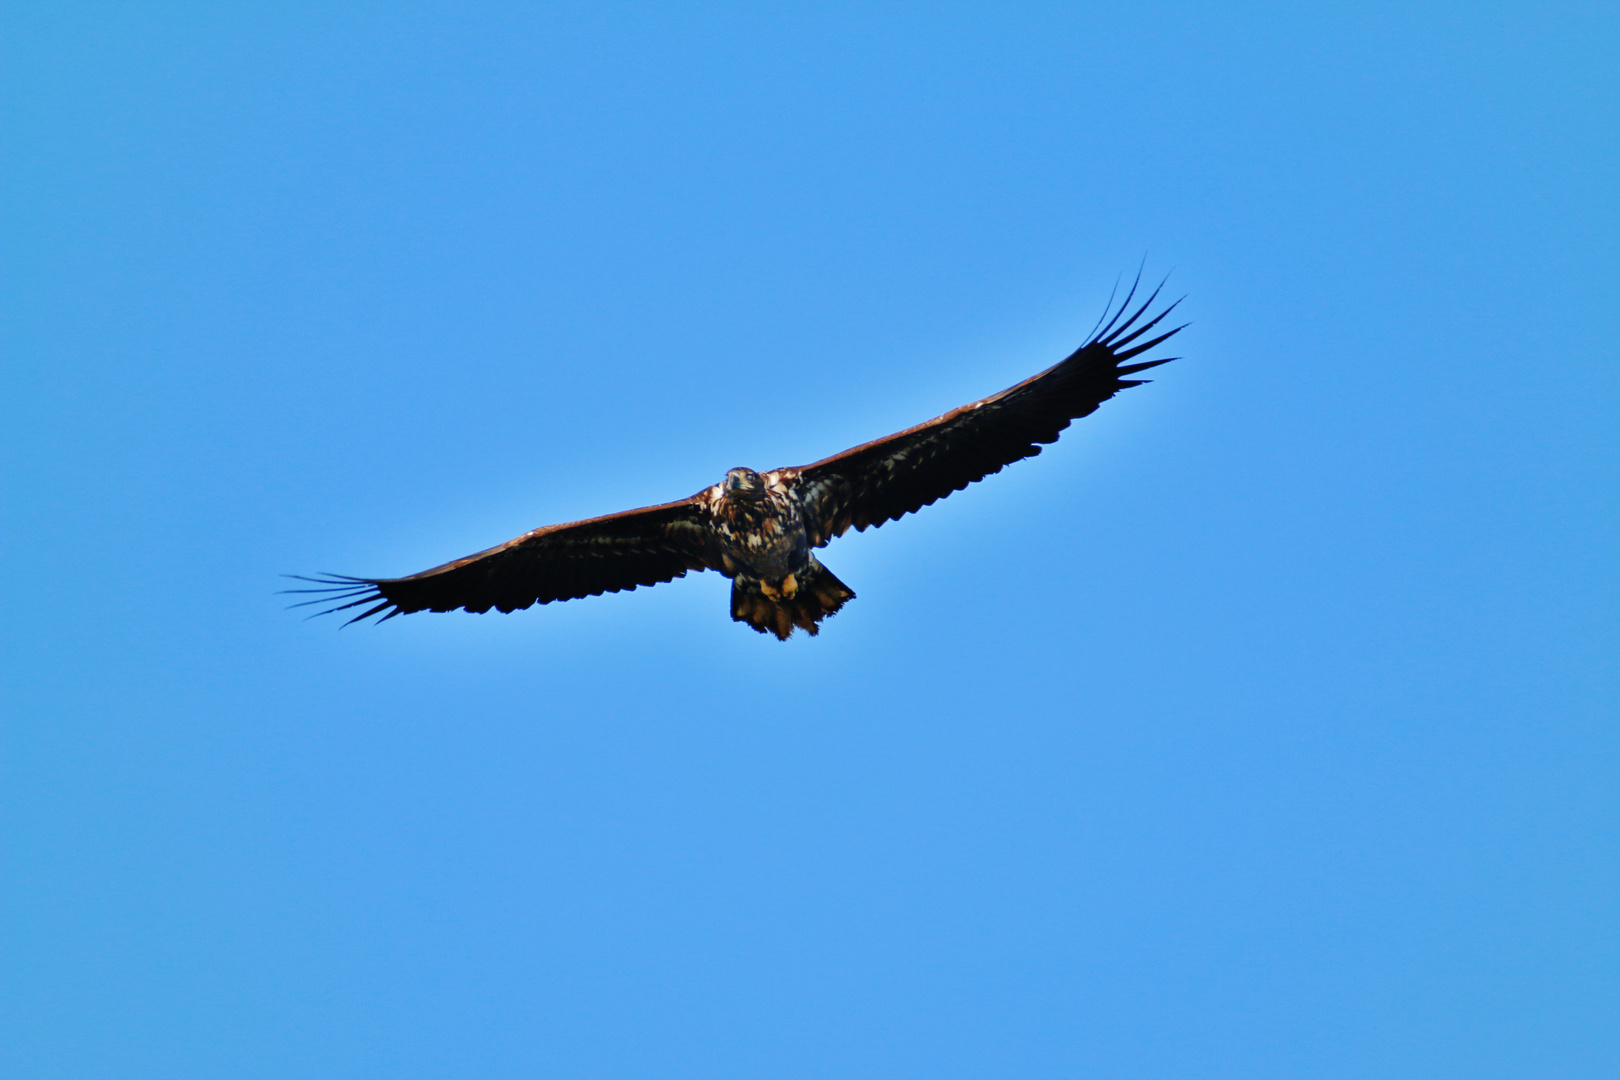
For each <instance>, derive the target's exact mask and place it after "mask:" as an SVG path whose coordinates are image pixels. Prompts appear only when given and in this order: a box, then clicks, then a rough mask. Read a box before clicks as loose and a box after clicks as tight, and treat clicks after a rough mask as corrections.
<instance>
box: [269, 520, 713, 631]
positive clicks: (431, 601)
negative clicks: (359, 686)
mask: <svg viewBox="0 0 1620 1080" xmlns="http://www.w3.org/2000/svg"><path fill="white" fill-rule="evenodd" d="M701 497H702V496H701V495H694V496H693V497H692V498H690V499H683V500H681V501H680V502H674V503H665V504H663V505H661V506H648V507H643V508H642V509H639V510H627V511H625V512H623V513H619V514H609V515H608V516H606V517H599V518H591V519H589V520H587V521H574V522H569V523H568V524H565V525H548V526H546V527H545V528H542V529H535V530H534V531H533V532H528V533H524V534H523V535H522V536H520V537H518V538H517V539H515V540H511V541H508V542H507V543H505V544H502V545H500V546H499V547H493V548H490V549H489V550H488V551H480V552H479V553H477V554H476V555H469V556H467V557H466V558H464V559H457V560H456V561H455V562H451V563H446V564H445V565H443V566H437V567H434V568H433V569H432V570H424V571H422V572H421V573H420V574H412V575H411V576H409V577H402V578H357V577H343V576H340V575H335V574H328V575H324V576H321V577H299V580H301V581H308V582H310V583H311V584H312V585H313V586H314V587H313V588H308V589H289V590H287V591H288V592H293V593H311V594H315V595H314V598H313V599H310V600H305V601H302V602H301V603H300V604H295V605H293V606H294V607H302V606H305V605H310V604H322V605H326V606H325V607H324V608H323V609H322V610H321V611H318V612H316V614H318V615H327V614H331V613H333V612H340V611H350V610H353V609H355V608H360V609H361V610H360V611H359V613H358V614H356V615H355V616H354V617H353V618H351V619H350V620H349V622H358V621H360V620H361V619H365V618H368V617H370V616H373V615H380V616H381V618H380V619H378V621H379V622H386V621H387V620H389V619H392V618H393V617H394V616H395V615H408V614H410V613H411V612H413V611H454V610H456V609H457V608H463V609H465V610H467V611H472V612H480V613H481V612H485V611H488V610H489V609H490V608H495V609H497V610H499V611H516V610H518V609H520V608H526V607H529V606H530V605H531V604H549V603H551V602H552V601H554V600H576V599H579V598H580V597H585V596H596V595H597V594H599V593H605V592H619V591H621V590H624V589H634V588H636V587H637V586H638V585H657V584H659V583H660V582H664V581H671V580H673V579H675V578H678V577H681V576H682V575H684V574H685V573H686V572H687V571H688V570H706V569H708V568H709V566H710V559H709V557H708V554H707V552H708V537H707V531H706V530H705V528H704V527H703V515H704V514H705V513H706V511H704V509H703V507H702V505H701V503H700V501H699V500H700V499H701ZM294 576H296V575H294Z"/></svg>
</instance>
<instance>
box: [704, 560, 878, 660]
mask: <svg viewBox="0 0 1620 1080" xmlns="http://www.w3.org/2000/svg"><path fill="white" fill-rule="evenodd" d="M853 599H855V590H854V589H851V588H850V587H849V586H848V585H845V584H844V583H843V582H842V581H839V580H838V578H836V577H835V576H833V572H832V571H831V570H828V569H827V568H826V567H825V566H822V565H821V564H820V563H819V562H817V561H816V560H815V557H814V556H812V557H811V559H810V565H809V566H808V567H806V568H805V570H804V571H803V572H802V573H800V574H797V575H795V576H794V577H792V578H788V579H785V580H783V581H780V582H774V583H773V582H764V581H743V580H741V579H735V580H733V581H732V583H731V617H732V618H733V619H734V620H736V621H737V622H740V623H747V624H748V625H749V626H752V627H753V628H754V629H755V630H758V631H759V632H760V633H762V634H775V635H776V636H777V637H779V638H781V639H782V640H783V641H786V640H787V639H788V638H789V637H791V636H792V635H793V629H794V627H798V628H799V629H801V630H806V631H808V632H809V633H810V635H811V636H812V637H814V636H815V635H816V634H818V633H820V628H819V627H818V626H817V625H816V624H817V623H819V622H821V620H822V619H825V618H827V616H829V615H831V614H833V612H835V611H837V610H838V609H839V608H841V607H843V606H844V605H845V604H846V603H848V602H849V601H851V600H853Z"/></svg>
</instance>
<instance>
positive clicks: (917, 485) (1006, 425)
mask: <svg viewBox="0 0 1620 1080" xmlns="http://www.w3.org/2000/svg"><path fill="white" fill-rule="evenodd" d="M1163 287H1164V286H1163V284H1162V283H1161V284H1160V286H1159V289H1155V290H1154V291H1153V295H1152V296H1150V297H1148V298H1147V301H1146V303H1144V304H1142V306H1141V307H1139V308H1137V309H1136V310H1135V311H1134V312H1132V313H1131V315H1130V317H1129V318H1124V316H1125V313H1126V311H1127V310H1128V309H1129V308H1130V305H1131V300H1132V298H1133V297H1134V296H1135V294H1136V286H1134V285H1133V286H1132V287H1131V291H1130V293H1129V294H1127V295H1126V297H1125V300H1124V302H1123V303H1122V304H1121V305H1120V307H1119V310H1118V311H1117V312H1115V313H1114V316H1113V317H1112V318H1110V319H1108V322H1107V324H1106V325H1102V326H1100V328H1099V329H1097V330H1096V331H1095V332H1094V333H1093V334H1092V336H1091V339H1090V340H1089V341H1087V342H1086V343H1085V344H1084V345H1082V346H1080V348H1078V349H1076V350H1075V351H1074V353H1073V354H1072V355H1071V356H1069V358H1068V359H1066V360H1064V361H1063V362H1062V363H1060V364H1057V365H1055V366H1053V367H1050V368H1048V369H1047V370H1045V371H1043V372H1041V373H1040V374H1039V375H1035V376H1032V377H1030V378H1028V379H1025V380H1024V381H1023V382H1021V383H1019V384H1018V385H1017V386H1014V387H1011V388H1009V389H1007V390H1003V391H1002V392H1001V393H999V394H995V395H992V396H991V397H987V398H985V399H983V400H982V401H975V402H973V403H972V404H970V405H964V406H962V407H961V408H960V409H953V410H951V411H950V412H948V413H946V414H945V415H943V416H937V417H935V418H934V419H932V420H929V421H928V422H927V423H923V424H918V425H917V426H916V427H912V428H907V429H906V430H904V431H901V432H898V433H896V434H894V435H890V436H888V437H887V438H883V439H877V440H875V441H873V442H869V443H866V444H864V445H861V446H857V447H855V448H854V449H853V450H845V451H844V452H843V453H842V454H836V455H834V456H833V457H830V458H826V459H825V460H823V461H818V462H816V463H815V464H814V465H805V466H803V467H801V468H797V469H782V470H779V475H780V476H781V477H782V479H783V480H784V481H785V482H787V483H789V484H796V485H797V487H798V490H799V493H800V498H801V500H802V503H801V505H802V506H803V507H804V510H805V516H806V519H807V521H806V524H807V525H808V526H809V529H810V533H811V536H810V540H811V543H812V544H814V545H815V546H816V547H821V546H822V545H824V544H826V543H827V542H828V541H830V540H832V539H833V538H834V537H837V536H842V535H843V534H844V533H845V532H846V531H847V530H848V529H849V527H850V526H851V525H853V526H854V527H855V528H856V529H865V528H868V527H870V526H874V525H882V524H883V523H884V522H886V521H893V520H894V519H896V518H898V517H901V516H903V515H905V514H909V513H911V512H912V511H914V510H920V509H922V508H923V507H924V506H927V505H928V504H929V503H932V502H935V501H936V500H938V499H942V498H944V497H945V496H946V495H949V494H950V493H951V492H953V491H960V490H961V489H963V488H965V487H967V486H968V485H969V484H971V483H973V482H974V481H975V480H981V479H983V478H984V477H986V476H989V475H990V474H991V473H995V472H1000V471H1001V470H1002V468H1004V467H1005V466H1007V465H1010V464H1012V463H1013V462H1015V461H1018V460H1020V459H1022V458H1027V457H1033V456H1035V455H1036V454H1038V453H1040V452H1041V447H1040V444H1042V443H1052V442H1056V441H1057V438H1058V433H1059V432H1061V431H1062V430H1063V429H1064V428H1066V427H1068V426H1069V423H1070V421H1072V420H1076V419H1078V418H1080V417H1082V416H1089V415H1090V414H1091V413H1093V412H1095V411H1096V409H1097V406H1099V405H1101V404H1102V403H1103V402H1105V401H1107V400H1108V399H1109V398H1111V397H1113V396H1114V395H1115V394H1116V393H1118V392H1119V391H1120V390H1123V389H1125V388H1126V387H1128V386H1138V385H1140V384H1141V383H1143V382H1146V381H1148V380H1146V379H1131V378H1128V377H1127V376H1130V375H1134V374H1136V373H1137V372H1139V371H1145V370H1147V369H1148V368H1151V367H1157V366H1158V365H1159V364H1167V363H1169V362H1170V361H1171V360H1174V359H1176V358H1175V357H1167V358H1166V359H1163V360H1149V361H1147V362H1145V363H1139V364H1131V363H1127V361H1129V360H1131V359H1133V358H1135V357H1137V356H1140V355H1141V354H1142V353H1145V352H1147V351H1148V350H1149V349H1151V348H1153V347H1154V346H1156V345H1159V344H1161V343H1162V342H1164V341H1165V340H1166V339H1167V338H1169V337H1170V336H1171V335H1172V334H1175V333H1176V332H1177V331H1178V330H1180V329H1182V327H1180V326H1178V327H1176V328H1175V329H1174V330H1170V331H1169V332H1167V333H1163V334H1160V335H1159V336H1157V337H1155V338H1152V339H1151V340H1148V341H1145V342H1142V343H1141V344H1133V343H1134V342H1136V340H1137V339H1138V338H1140V337H1142V336H1143V335H1144V334H1147V333H1148V332H1149V331H1150V330H1152V329H1153V328H1154V327H1155V326H1157V325H1158V324H1159V323H1160V321H1162V320H1163V319H1164V317H1165V316H1166V315H1168V314H1170V312H1171V311H1173V310H1174V309H1175V307H1176V304H1179V303H1180V302H1181V301H1179V300H1178V301H1176V303H1175V304H1171V305H1170V306H1169V307H1167V308H1165V309H1164V310H1163V311H1161V312H1159V314H1157V315H1155V316H1153V317H1152V318H1151V319H1149V320H1148V321H1147V322H1140V320H1141V318H1142V316H1143V315H1145V314H1146V313H1147V310H1148V308H1149V307H1151V306H1152V304H1153V301H1154V300H1155V299H1157V298H1158V295H1159V291H1160V289H1162V288H1163ZM1109 306H1110V308H1112V304H1110V305H1109ZM1103 315H1104V318H1108V313H1107V311H1105V312H1104V313H1103ZM1184 325H1185V324H1184Z"/></svg>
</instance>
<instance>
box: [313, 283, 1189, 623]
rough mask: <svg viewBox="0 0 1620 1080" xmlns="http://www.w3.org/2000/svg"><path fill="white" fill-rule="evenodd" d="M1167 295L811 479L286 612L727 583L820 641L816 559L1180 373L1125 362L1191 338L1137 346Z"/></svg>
mask: <svg viewBox="0 0 1620 1080" xmlns="http://www.w3.org/2000/svg"><path fill="white" fill-rule="evenodd" d="M1140 280H1141V275H1140V274H1138V275H1137V282H1138V283H1139V282H1140ZM1163 288H1164V283H1163V282H1161V283H1160V285H1159V287H1158V288H1157V289H1154V290H1153V293H1152V294H1151V295H1150V296H1149V297H1148V298H1147V300H1146V301H1144V302H1143V303H1141V304H1140V305H1138V306H1136V307H1135V308H1134V310H1133V309H1132V303H1133V301H1134V299H1135V296H1136V292H1137V285H1136V284H1133V285H1132V286H1131V289H1130V291H1129V292H1128V293H1127V294H1126V296H1125V298H1124V300H1123V301H1121V303H1120V304H1119V306H1118V308H1117V309H1116V308H1115V306H1114V302H1113V301H1114V298H1113V297H1110V298H1109V302H1108V303H1107V304H1106V305H1104V308H1103V314H1102V317H1101V318H1099V319H1098V325H1097V326H1096V327H1095V328H1094V329H1093V331H1092V333H1091V335H1090V336H1089V337H1088V338H1087V340H1086V342H1085V344H1083V345H1081V346H1080V347H1079V348H1078V349H1076V350H1075V351H1074V352H1073V353H1071V354H1070V355H1069V356H1068V357H1067V358H1066V359H1064V360H1063V361H1061V362H1060V363H1058V364H1055V365H1053V366H1052V367H1050V368H1047V369H1046V370H1045V371H1043V372H1041V373H1040V374H1038V375H1033V376H1031V377H1030V378H1028V379H1025V380H1024V381H1023V382H1021V383H1019V384H1018V385H1016V386H1013V387H1009V388H1008V389H1006V390H1003V391H1002V392H1001V393H999V394H992V395H991V396H990V397H987V398H983V399H981V400H979V401H975V402H972V403H971V404H968V405H963V406H962V407H961V408H959V409H952V410H951V411H950V412H948V413H945V414H944V415H943V416H936V417H935V418H934V419H932V420H929V421H926V422H924V423H921V424H918V425H916V426H915V427H909V428H906V429H905V430H904V431H901V432H897V433H895V434H893V435H889V436H887V437H885V438H882V439H875V440H873V441H872V442H869V443H863V444H861V445H860V446H857V447H854V448H853V449H850V450H845V451H844V452H843V453H841V454H834V455H833V456H832V457H829V458H824V459H822V460H821V461H818V462H815V463H814V464H812V465H801V466H797V467H792V468H781V469H771V470H769V471H768V472H756V471H754V470H753V469H748V468H736V469H731V470H730V471H728V472H727V473H726V478H725V479H724V480H722V481H721V482H719V483H718V484H715V485H714V486H713V487H709V488H705V489H704V490H702V491H700V492H698V493H697V494H696V495H693V496H691V497H690V498H686V499H681V500H679V501H677V502H669V503H662V504H660V505H657V506H644V507H642V508H641V509H639V510H625V511H623V512H621V513H617V514H608V515H606V516H605V517H596V518H590V519H588V520H585V521H571V522H568V523H566V524H562V525H547V526H545V527H543V528H539V529H535V530H533V531H532V532H527V533H524V534H523V535H522V536H519V537H517V538H516V539H514V540H509V541H507V542H506V543H504V544H501V545H499V546H498V547H492V548H490V549H488V550H487V551H480V552H478V553H477V554H475V555H468V556H467V557H466V558H463V559H457V560H455V561H454V562H449V563H445V564H444V565H443V566H436V567H434V568H433V569H431V570H424V571H422V572H421V573H419V574H411V575H410V576H409V577H398V578H366V577H347V576H343V575H335V574H323V575H319V576H315V577H305V576H303V575H291V576H293V577H295V578H297V579H298V580H301V581H304V582H308V583H310V584H311V587H309V588H298V589H289V590H286V591H288V592H294V593H313V594H315V596H314V598H313V599H309V600H304V601H302V602H300V603H297V604H294V605H293V606H294V607H302V606H306V605H312V604H319V605H324V607H323V610H321V611H318V612H316V614H318V615H325V614H331V613H334V612H340V611H351V610H353V609H354V608H362V609H363V610H361V611H360V612H359V613H358V614H356V615H354V616H353V617H352V618H350V619H349V620H348V622H346V623H344V625H345V626H347V625H348V624H349V623H354V622H359V621H361V620H363V619H367V618H370V617H372V616H380V618H378V620H377V621H378V622H386V621H387V620H389V619H392V618H393V617H394V616H396V615H408V614H410V613H412V612H416V611H454V610H456V609H463V610H466V611H471V612H476V613H483V612H486V611H488V610H489V609H491V608H495V609H497V610H499V611H503V612H506V611H517V610H518V609H520V608H527V607H529V606H530V605H532V604H549V603H551V602H553V601H556V600H577V599H580V598H581V597H586V596H596V595H598V594H600V593H605V592H619V591H621V590H624V589H634V588H636V587H637V586H639V585H656V584H659V583H661V582H665V581H672V580H674V579H675V578H678V577H683V576H685V575H686V573H687V572H688V571H694V570H717V571H719V572H720V573H721V574H724V575H725V576H726V577H728V578H730V579H731V617H732V619H733V620H734V621H736V622H740V623H743V624H745V625H747V626H750V627H752V628H753V629H755V630H757V631H759V632H760V633H762V634H774V635H776V637H778V638H779V639H781V640H783V641H786V640H787V639H788V638H789V637H791V636H792V634H793V632H794V630H796V629H798V630H804V631H806V632H808V633H809V634H811V635H815V634H816V633H818V632H819V629H820V624H821V622H822V620H824V619H826V618H828V617H829V616H831V615H833V614H834V613H836V612H837V611H838V610H839V609H840V608H842V607H843V606H844V605H845V604H847V603H848V602H849V601H851V600H853V599H855V591H854V590H853V589H851V588H850V587H849V586H848V585H845V584H844V583H843V582H842V581H839V580H838V577H837V576H836V575H835V574H834V573H833V572H832V571H831V570H829V569H827V568H826V567H825V566H823V565H822V564H821V561H820V560H819V559H817V558H816V554H815V553H816V550H817V549H818V548H823V547H825V546H827V544H829V543H830V542H832V540H834V539H835V538H837V537H839V536H842V535H843V534H844V533H846V532H848V531H849V530H850V529H851V528H855V529H857V530H865V529H869V528H873V527H875V526H878V525H882V524H884V523H885V522H889V521H894V520H895V519H897V518H900V517H903V516H904V515H906V514H909V513H912V512H913V511H916V510H920V509H922V508H923V507H924V506H927V505H929V504H930V503H933V502H936V501H938V500H939V499H942V498H944V497H945V496H947V495H949V494H951V493H952V492H954V491H960V490H962V489H963V488H965V487H967V486H968V485H969V484H971V483H973V482H974V481H976V480H982V479H983V478H984V477H986V476H989V475H990V474H991V473H996V472H1000V471H1001V470H1002V469H1003V468H1004V467H1006V466H1007V465H1010V464H1012V463H1013V462H1015V461H1019V460H1021V459H1023V458H1027V457H1034V456H1035V455H1036V454H1039V453H1040V452H1041V447H1042V445H1044V444H1047V443H1053V442H1056V441H1057V438H1058V434H1059V432H1061V431H1062V430H1063V429H1064V428H1066V427H1068V426H1069V423H1070V422H1071V421H1073V420H1076V419H1078V418H1080V417H1082V416H1089V415H1090V414H1091V413H1093V412H1095V411H1096V409H1097V407H1098V406H1099V405H1101V404H1102V403H1103V402H1104V401H1107V400H1108V399H1109V398H1111V397H1113V396H1114V395H1115V394H1116V393H1118V392H1119V391H1121V390H1123V389H1125V388H1127V387H1131V386H1139V385H1141V384H1142V383H1144V382H1148V381H1150V380H1147V379H1135V378H1131V376H1133V375H1137V374H1139V373H1141V372H1143V371H1146V370H1147V369H1148V368H1152V367H1157V366H1158V365H1160V364H1167V363H1169V362H1170V361H1171V360H1175V359H1178V357H1173V356H1172V357H1166V358H1164V359H1160V360H1145V361H1140V362H1136V363H1132V362H1131V361H1133V360H1135V359H1136V357H1138V356H1141V355H1142V354H1143V353H1146V352H1147V351H1149V350H1150V349H1153V348H1156V347H1157V346H1159V345H1160V344H1162V343H1164V342H1165V341H1166V340H1168V339H1169V338H1170V337H1171V336H1173V335H1174V334H1176V333H1177V332H1179V331H1180V330H1182V329H1184V328H1185V326H1186V324H1182V325H1181V326H1177V327H1175V328H1174V329H1171V330H1168V331H1165V332H1162V333H1160V334H1158V335H1157V336H1154V337H1151V338H1149V339H1148V340H1146V341H1142V340H1141V339H1142V338H1143V337H1144V336H1146V335H1148V334H1149V333H1151V332H1152V331H1153V330H1154V328H1155V327H1157V326H1158V325H1159V324H1160V323H1161V322H1162V321H1163V320H1164V318H1165V317H1166V316H1167V315H1169V314H1170V312H1171V311H1173V310H1174V309H1175V307H1176V306H1177V304H1180V303H1181V301H1180V300H1177V301H1175V302H1174V303H1172V304H1170V305H1169V306H1168V307H1166V308H1164V309H1163V310H1162V311H1160V312H1159V313H1158V314H1157V315H1154V316H1152V317H1151V318H1148V319H1146V321H1143V319H1144V316H1146V315H1147V314H1148V311H1149V309H1150V308H1151V307H1152V306H1153V304H1154V301H1155V300H1157V298H1158V296H1159V293H1160V292H1161V291H1162V290H1163ZM1110 313H1112V314H1111V315H1110ZM1127 313H1128V314H1127Z"/></svg>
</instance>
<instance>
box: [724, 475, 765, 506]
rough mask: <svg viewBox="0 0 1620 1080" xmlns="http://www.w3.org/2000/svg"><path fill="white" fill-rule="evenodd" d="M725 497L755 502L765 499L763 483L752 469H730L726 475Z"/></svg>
mask: <svg viewBox="0 0 1620 1080" xmlns="http://www.w3.org/2000/svg"><path fill="white" fill-rule="evenodd" d="M725 496H726V498H728V499H737V500H739V501H742V502H755V501H757V500H759V499H763V498H764V497H765V481H764V480H762V479H761V478H760V475H759V473H757V472H755V471H754V470H753V469H732V470H731V471H729V472H727V473H726V485H725Z"/></svg>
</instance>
